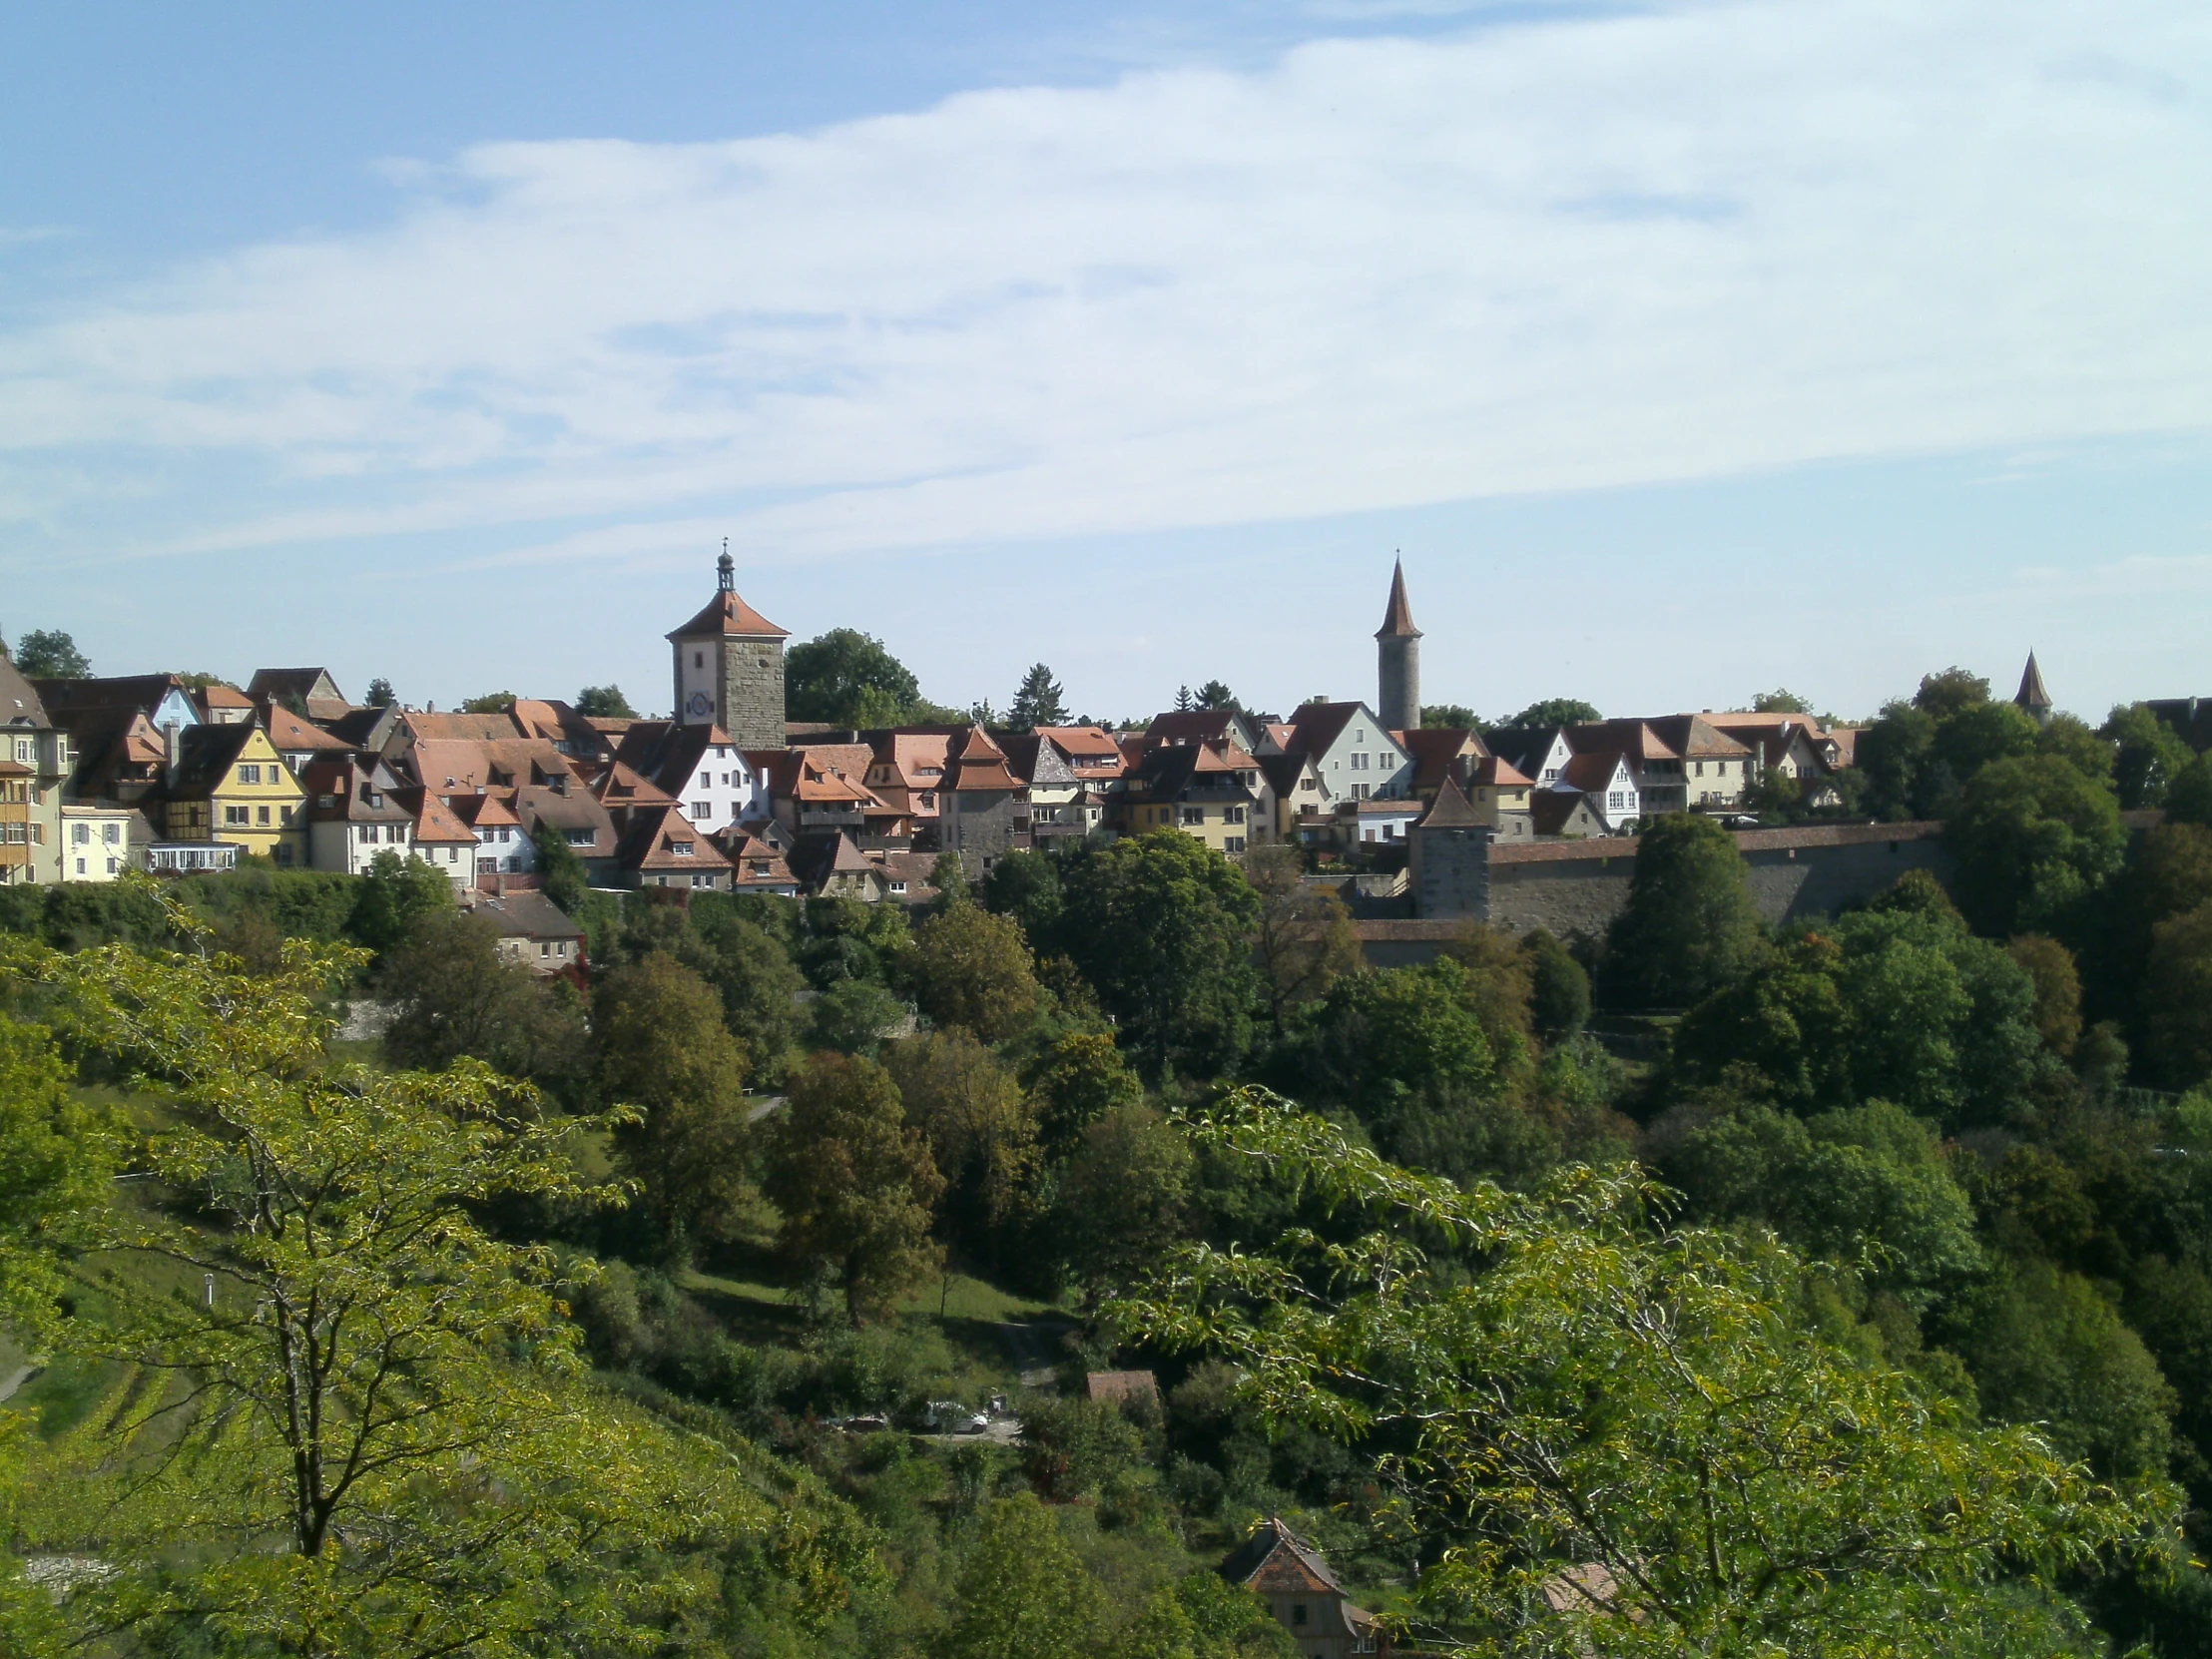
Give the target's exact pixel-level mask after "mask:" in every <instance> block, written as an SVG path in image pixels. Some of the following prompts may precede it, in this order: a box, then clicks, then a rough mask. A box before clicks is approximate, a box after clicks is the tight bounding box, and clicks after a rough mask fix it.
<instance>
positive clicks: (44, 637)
mask: <svg viewBox="0 0 2212 1659" xmlns="http://www.w3.org/2000/svg"><path fill="white" fill-rule="evenodd" d="M14 661H15V666H16V670H17V672H19V673H20V674H22V676H23V677H24V678H25V679H26V680H87V679H90V678H91V677H92V664H91V663H89V662H87V661H86V660H85V654H84V653H83V652H82V651H79V650H78V649H77V642H76V641H75V640H73V639H71V638H70V637H69V636H68V635H67V634H65V633H63V632H62V631H61V630H60V629H58V628H34V629H32V630H31V631H30V632H29V633H27V634H25V635H24V636H23V637H22V638H21V639H19V640H17V641H16V642H15V658H14Z"/></svg>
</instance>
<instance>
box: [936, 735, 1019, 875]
mask: <svg viewBox="0 0 2212 1659" xmlns="http://www.w3.org/2000/svg"><path fill="white" fill-rule="evenodd" d="M944 782H945V787H944V789H943V791H942V792H941V793H940V794H939V797H938V810H939V816H938V830H937V835H938V841H939V844H940V845H941V846H942V848H943V850H944V851H947V852H957V853H959V855H960V862H961V863H962V864H963V865H965V866H966V868H967V872H968V875H969V877H970V878H971V879H977V880H979V879H981V878H982V877H983V876H985V875H988V874H989V873H990V871H991V866H992V865H994V864H996V863H997V862H998V860H999V859H1000V858H1002V857H1004V856H1005V855H1006V854H1007V853H1008V852H1011V851H1013V850H1014V849H1015V848H1016V847H1017V846H1019V845H1021V844H1023V839H1024V837H1021V836H1019V835H1018V834H1017V822H1016V821H1017V819H1018V818H1019V817H1020V816H1021V815H1020V814H1019V813H1018V812H1017V810H1016V809H1017V807H1018V805H1019V802H1020V798H1021V793H1022V787H1021V781H1020V780H1019V779H1017V778H1016V777H1015V776H1014V775H1013V773H1012V772H1010V771H1009V770H1007V766H1006V755H1005V752H1004V751H1003V750H1001V749H1000V748H999V747H998V745H996V744H995V743H993V742H991V740H990V738H989V737H988V736H987V735H986V734H985V733H984V731H983V728H982V727H980V726H972V727H970V728H968V732H967V735H966V737H965V738H964V739H959V740H955V742H954V744H953V746H952V749H951V759H950V762H949V764H948V765H947V766H946V768H945V780H944Z"/></svg>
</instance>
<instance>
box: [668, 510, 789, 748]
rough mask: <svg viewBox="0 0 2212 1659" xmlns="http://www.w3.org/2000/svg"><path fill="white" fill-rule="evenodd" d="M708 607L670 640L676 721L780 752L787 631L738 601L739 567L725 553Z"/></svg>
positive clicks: (746, 745) (742, 745)
mask: <svg viewBox="0 0 2212 1659" xmlns="http://www.w3.org/2000/svg"><path fill="white" fill-rule="evenodd" d="M718 568H719V570H720V580H719V581H718V583H717V585H716V593H715V597H714V602H713V603H712V604H710V605H709V606H708V607H707V608H706V609H705V610H703V611H701V612H700V613H699V614H698V615H697V616H695V617H693V618H692V619H691V621H689V622H687V623H685V624H684V626H683V627H681V628H679V629H677V630H676V632H675V633H673V634H671V635H669V637H668V643H669V645H670V647H671V648H672V649H673V651H674V653H675V664H676V719H677V720H678V722H680V723H681V724H683V725H685V726H709V725H712V726H719V727H721V728H722V729H723V730H724V731H725V732H727V733H729V734H730V736H731V738H732V740H733V741H735V742H736V744H737V746H738V747H739V748H740V749H782V748H783V747H784V744H785V735H784V642H785V641H786V640H787V639H789V638H791V635H790V633H789V632H788V631H786V630H785V629H782V628H779V627H777V626H776V624H775V623H773V622H771V621H769V619H768V618H767V617H765V616H763V615H761V613H760V612H759V611H756V610H755V609H754V608H753V607H752V606H750V605H748V604H747V603H746V602H745V601H744V600H742V599H740V598H739V597H738V582H737V565H736V564H735V562H734V561H733V560H732V559H731V557H730V553H729V549H728V548H727V547H726V548H725V549H724V550H723V554H722V560H721V563H720V565H719V567H718Z"/></svg>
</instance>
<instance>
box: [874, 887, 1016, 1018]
mask: <svg viewBox="0 0 2212 1659" xmlns="http://www.w3.org/2000/svg"><path fill="white" fill-rule="evenodd" d="M903 971H904V973H905V975H906V980H907V983H909V984H910V985H912V986H913V989H914V999H915V1000H916V1001H917V1002H919V1003H920V1004H921V1007H922V1011H923V1012H924V1013H926V1014H927V1015H928V1016H929V1017H930V1018H931V1019H933V1020H935V1021H936V1022H937V1023H938V1024H939V1025H946V1026H960V1027H964V1028H965V1029H967V1030H969V1031H972V1032H974V1033H975V1035H977V1036H978V1037H980V1038H982V1039H983V1041H985V1042H987V1043H996V1042H1004V1041H1005V1040H1006V1039H1007V1038H1008V1037H1011V1036H1013V1035H1014V1034H1015V1033H1016V1032H1018V1031H1021V1030H1023V1029H1024V1028H1026V1027H1027V1026H1028V1024H1029V1022H1030V1021H1031V1020H1032V1019H1034V1018H1035V1017H1036V1013H1037V976H1036V973H1035V963H1034V962H1033V960H1032V959H1031V957H1030V954H1029V946H1028V944H1027V942H1026V941H1025V940H1024V939H1023V938H1022V936H1021V929H1020V928H1019V927H1017V926H1015V925H1014V923H1013V922H1011V921H1009V920H1007V918H1006V917H1004V916H996V915H993V914H991V912H990V911H988V910H985V909H981V908H979V907H978V906H976V905H973V904H955V905H953V906H952V908H950V909H949V910H946V911H945V912H944V913H943V914H942V915H936V916H931V917H930V918H929V919H928V920H927V921H924V922H923V923H922V924H921V925H920V926H919V927H917V928H915V929H914V942H913V945H912V947H911V948H910V949H909V950H908V951H907V952H906V957H905V962H904V968H903Z"/></svg>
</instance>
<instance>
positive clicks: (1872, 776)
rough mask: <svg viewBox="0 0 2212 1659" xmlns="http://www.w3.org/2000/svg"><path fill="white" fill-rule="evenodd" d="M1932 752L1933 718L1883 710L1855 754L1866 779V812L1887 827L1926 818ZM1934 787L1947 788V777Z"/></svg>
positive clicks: (1903, 706) (1896, 707) (1898, 708)
mask: <svg viewBox="0 0 2212 1659" xmlns="http://www.w3.org/2000/svg"><path fill="white" fill-rule="evenodd" d="M1935 749H1936V718H1935V716H1933V715H1931V714H1930V713H1928V711H1927V710H1925V709H1921V708H1917V707H1915V706H1914V705H1913V704H1910V703H1889V704H1885V705H1884V706H1883V709H1882V713H1881V714H1880V715H1879V716H1878V717H1877V718H1876V720H1875V723H1874V724H1873V725H1872V726H1870V727H1868V728H1867V729H1866V730H1865V731H1864V732H1861V733H1860V734H1859V742H1858V744H1857V746H1856V747H1855V749H1854V751H1853V754H1854V757H1855V759H1856V760H1857V762H1858V765H1857V768H1856V770H1857V771H1858V772H1859V773H1860V775H1861V776H1862V777H1864V778H1865V779H1866V786H1865V787H1866V804H1867V809H1868V811H1869V812H1871V813H1872V814H1873V815H1874V816H1875V817H1876V818H1879V819H1885V820H1888V821H1889V822H1891V823H1898V822H1902V821H1903V820H1906V819H1910V818H1914V817H1916V816H1921V817H1925V816H1926V815H1927V814H1928V812H1929V811H1930V810H1931V809H1930V806H1929V802H1928V797H1929V794H1930V790H1929V784H1930V782H1931V780H1930V779H1929V773H1930V771H1931V764H1932V761H1933V757H1934V754H1935ZM1935 782H1936V784H1937V785H1938V788H1939V789H1940V788H1944V787H1948V784H1949V780H1948V778H1947V775H1945V778H1944V779H1943V780H1936V781H1935Z"/></svg>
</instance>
